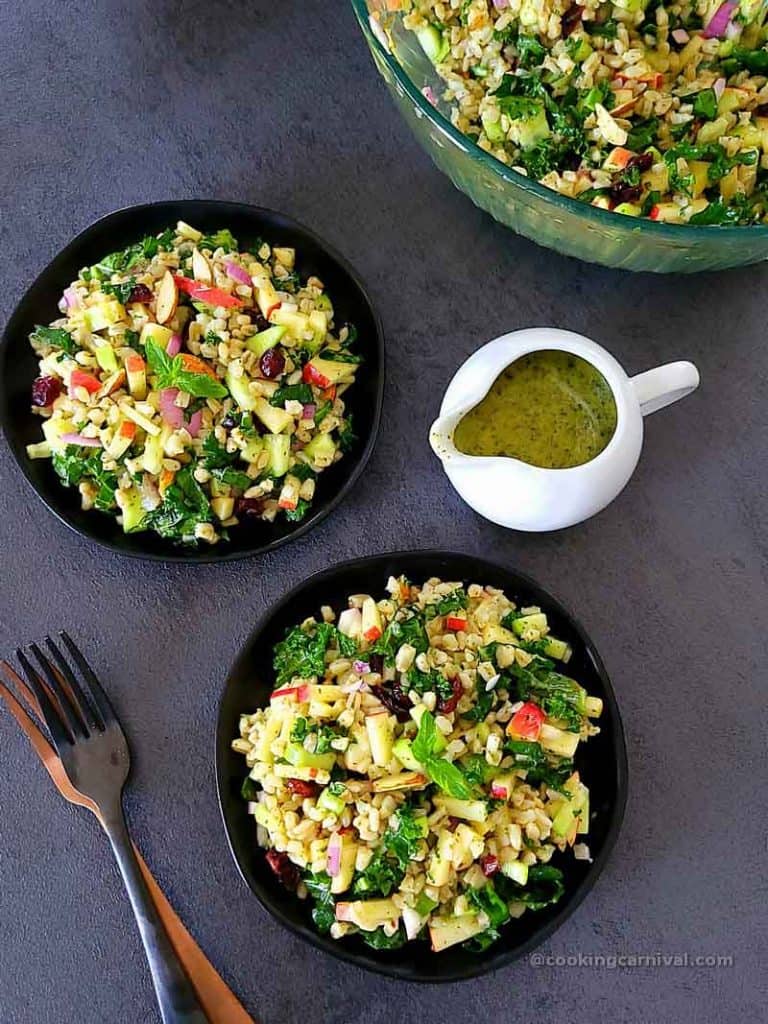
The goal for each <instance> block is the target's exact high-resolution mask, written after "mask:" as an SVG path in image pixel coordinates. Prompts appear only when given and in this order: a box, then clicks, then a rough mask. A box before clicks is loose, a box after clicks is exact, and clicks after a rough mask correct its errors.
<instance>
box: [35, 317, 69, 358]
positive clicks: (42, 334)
mask: <svg viewBox="0 0 768 1024" xmlns="http://www.w3.org/2000/svg"><path fill="white" fill-rule="evenodd" d="M30 341H31V342H32V344H37V345H50V346H51V347H52V348H60V349H61V350H62V351H63V352H66V353H67V355H70V356H73V355H74V354H75V352H76V351H77V345H76V344H75V339H74V338H73V337H72V335H71V334H70V333H69V331H65V330H64V328H63V327H43V326H42V325H41V324H38V325H37V326H36V327H35V329H34V331H33V332H32V334H31V335H30Z"/></svg>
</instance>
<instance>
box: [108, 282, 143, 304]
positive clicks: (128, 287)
mask: <svg viewBox="0 0 768 1024" xmlns="http://www.w3.org/2000/svg"><path fill="white" fill-rule="evenodd" d="M135 287H136V279H135V278H133V277H129V278H128V280H127V281H123V282H121V283H120V284H110V283H109V282H108V281H105V282H104V284H102V286H101V290H102V292H103V293H104V294H105V295H114V297H115V298H116V299H117V301H118V302H122V304H123V305H125V303H126V302H127V301H128V299H130V297H131V292H132V291H133V289H134V288H135Z"/></svg>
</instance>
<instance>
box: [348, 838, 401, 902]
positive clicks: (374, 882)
mask: <svg viewBox="0 0 768 1024" xmlns="http://www.w3.org/2000/svg"><path fill="white" fill-rule="evenodd" d="M404 874H405V871H404V870H403V869H401V868H400V867H399V866H398V865H397V863H396V862H395V861H394V860H392V859H391V858H390V857H388V856H387V851H386V850H385V849H383V848H380V849H379V850H377V851H376V853H375V854H374V855H373V857H372V858H371V860H370V862H369V864H368V867H367V868H366V869H365V870H364V871H360V872H358V874H357V875H356V876H355V879H354V881H353V883H352V894H353V895H354V896H384V897H386V896H389V894H390V893H391V892H392V891H393V890H394V889H396V888H397V887H398V886H399V885H400V883H401V882H402V880H403V875H404Z"/></svg>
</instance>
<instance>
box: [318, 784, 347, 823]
mask: <svg viewBox="0 0 768 1024" xmlns="http://www.w3.org/2000/svg"><path fill="white" fill-rule="evenodd" d="M317 806H318V807H321V808H322V809H323V810H324V811H330V813H331V814H335V815H336V817H338V816H339V815H341V814H343V813H344V807H345V804H344V801H343V800H342V799H341V797H340V796H334V795H333V793H332V792H331V791H330V789H327V788H326V789H324V790H323V791H322V793H321V794H320V796H319V797H318V798H317Z"/></svg>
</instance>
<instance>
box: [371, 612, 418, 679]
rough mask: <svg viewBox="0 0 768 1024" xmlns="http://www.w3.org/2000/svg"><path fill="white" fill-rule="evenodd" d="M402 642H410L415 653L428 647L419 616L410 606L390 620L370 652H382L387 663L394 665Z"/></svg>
mask: <svg viewBox="0 0 768 1024" xmlns="http://www.w3.org/2000/svg"><path fill="white" fill-rule="evenodd" d="M402 644H410V645H411V647H413V648H414V649H415V650H416V653H417V654H423V653H424V652H425V651H427V650H428V648H429V637H428V636H427V631H426V630H425V629H424V623H423V622H422V619H421V616H420V615H418V614H417V613H416V612H415V611H414V610H413V609H412V608H404V609H402V610H401V611H400V612H399V613H398V614H397V615H396V616H395V618H393V619H392V620H391V622H390V623H389V625H388V626H387V627H386V629H385V630H384V632H383V633H382V634H381V636H380V637H379V639H378V640H377V641H376V642H375V643H374V644H373V646H372V647H371V653H372V654H383V655H384V661H385V662H386V663H387V664H388V665H394V663H395V655H396V654H397V650H398V648H399V647H400V646H401V645H402Z"/></svg>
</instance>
